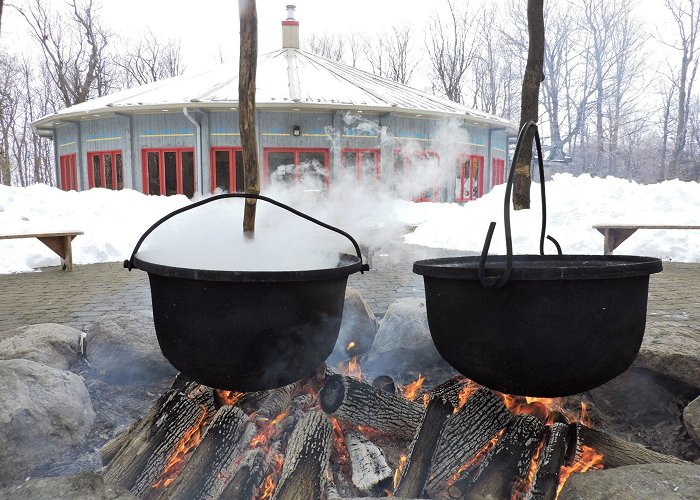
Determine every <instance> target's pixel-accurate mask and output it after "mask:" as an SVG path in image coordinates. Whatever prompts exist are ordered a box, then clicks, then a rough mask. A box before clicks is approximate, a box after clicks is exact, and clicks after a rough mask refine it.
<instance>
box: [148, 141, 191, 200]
mask: <svg viewBox="0 0 700 500" xmlns="http://www.w3.org/2000/svg"><path fill="white" fill-rule="evenodd" d="M141 155H142V168H143V192H144V193H146V194H154V195H162V194H164V195H166V196H170V195H173V194H184V195H185V196H187V197H188V198H192V197H193V196H194V193H195V170H194V169H195V164H194V150H193V149H192V148H164V149H142V150H141Z"/></svg>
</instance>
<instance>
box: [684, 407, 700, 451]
mask: <svg viewBox="0 0 700 500" xmlns="http://www.w3.org/2000/svg"><path fill="white" fill-rule="evenodd" d="M683 423H684V424H685V428H686V429H687V430H688V434H690V437H692V438H693V440H694V441H695V442H696V443H697V444H698V446H700V397H698V398H696V399H695V400H694V401H693V402H692V403H690V404H689V405H688V406H686V407H685V410H683Z"/></svg>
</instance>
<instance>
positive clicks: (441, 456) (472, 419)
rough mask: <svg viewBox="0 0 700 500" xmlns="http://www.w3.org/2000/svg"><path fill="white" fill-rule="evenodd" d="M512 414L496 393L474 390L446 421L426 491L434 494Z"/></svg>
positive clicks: (483, 389)
mask: <svg viewBox="0 0 700 500" xmlns="http://www.w3.org/2000/svg"><path fill="white" fill-rule="evenodd" d="M511 418H512V415H511V413H510V411H508V409H507V408H506V406H505V405H504V404H503V400H502V399H501V398H500V397H499V396H497V395H495V394H494V393H492V392H491V391H489V390H488V389H485V388H481V389H479V390H477V391H476V392H475V393H474V394H473V395H472V396H471V397H470V398H469V399H468V400H467V402H466V404H465V405H464V406H463V407H462V408H461V409H460V410H459V411H458V412H457V413H456V414H454V415H452V416H451V417H449V418H448V419H447V422H446V423H445V427H444V429H443V431H442V434H441V435H440V439H439V440H438V445H437V448H436V449H435V452H434V454H433V460H432V462H431V467H430V474H429V476H428V477H429V479H428V484H427V486H426V489H427V491H428V493H429V494H430V495H432V496H436V495H437V494H438V492H439V491H440V490H441V489H442V488H443V487H444V485H445V484H446V483H447V481H448V480H449V479H450V478H451V477H452V476H453V475H454V474H455V473H456V472H457V471H458V470H459V468H460V467H461V466H462V465H463V464H465V463H466V462H467V461H469V460H470V459H471V458H472V457H474V455H476V454H477V452H478V451H479V450H481V449H482V448H483V447H484V446H485V445H486V444H487V443H488V442H489V441H490V440H491V439H493V437H494V436H495V435H496V434H497V433H498V432H499V431H500V430H501V429H503V428H504V427H505V426H506V425H507V424H508V422H509V421H510V419H511Z"/></svg>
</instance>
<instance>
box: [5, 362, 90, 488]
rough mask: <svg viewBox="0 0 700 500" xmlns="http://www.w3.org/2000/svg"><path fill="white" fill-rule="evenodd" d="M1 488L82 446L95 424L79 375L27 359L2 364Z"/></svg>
mask: <svg viewBox="0 0 700 500" xmlns="http://www.w3.org/2000/svg"><path fill="white" fill-rule="evenodd" d="M0 381H2V383H0V485H4V484H7V483H9V482H10V481H14V480H17V479H19V478H22V479H23V478H25V477H26V476H28V475H30V474H31V473H32V472H33V471H35V470H40V469H41V468H43V467H45V466H48V465H50V464H54V463H56V462H58V461H60V460H63V459H65V456H66V455H67V454H69V453H70V452H71V451H73V450H75V449H77V448H82V447H83V446H84V445H85V441H86V439H87V436H88V434H89V432H90V430H91V428H92V424H93V422H94V420H95V412H94V411H93V409H92V403H91V402H90V395H89V394H88V391H87V388H86V387H85V384H84V382H83V379H82V378H80V377H79V376H78V375H76V374H74V373H71V372H68V371H63V370H57V369H55V368H51V367H49V366H46V365H43V364H41V363H36V362H34V361H28V360H26V359H12V360H3V361H0Z"/></svg>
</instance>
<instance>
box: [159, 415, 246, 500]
mask: <svg viewBox="0 0 700 500" xmlns="http://www.w3.org/2000/svg"><path fill="white" fill-rule="evenodd" d="M254 433H255V426H254V425H253V424H252V423H251V422H250V421H249V420H248V416H247V415H246V414H245V413H243V412H242V411H241V410H240V409H238V408H236V407H234V406H224V407H222V408H221V409H220V410H219V411H218V412H217V413H216V416H215V417H214V420H212V422H211V424H210V425H209V427H208V428H207V431H206V433H205V434H204V436H203V437H202V441H201V442H200V443H199V444H198V445H197V448H195V450H194V452H193V453H192V455H191V456H190V459H189V460H188V461H187V465H186V467H185V468H184V470H183V471H182V473H180V475H178V476H177V478H176V479H175V481H173V483H172V484H171V485H170V487H169V488H168V489H167V490H166V491H165V492H164V493H163V494H162V495H161V496H160V498H161V499H163V500H176V499H182V500H188V499H191V498H217V497H218V496H219V494H220V493H221V492H222V491H223V489H224V486H225V481H226V476H227V474H228V473H229V472H230V470H231V468H232V466H233V463H234V460H235V459H236V458H237V457H238V456H239V455H240V454H241V453H242V452H243V451H244V450H245V448H246V447H247V446H248V443H249V442H250V439H251V438H252V437H253V434H254Z"/></svg>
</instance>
